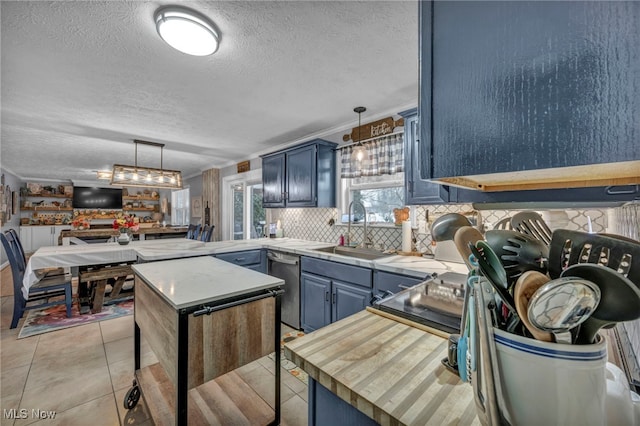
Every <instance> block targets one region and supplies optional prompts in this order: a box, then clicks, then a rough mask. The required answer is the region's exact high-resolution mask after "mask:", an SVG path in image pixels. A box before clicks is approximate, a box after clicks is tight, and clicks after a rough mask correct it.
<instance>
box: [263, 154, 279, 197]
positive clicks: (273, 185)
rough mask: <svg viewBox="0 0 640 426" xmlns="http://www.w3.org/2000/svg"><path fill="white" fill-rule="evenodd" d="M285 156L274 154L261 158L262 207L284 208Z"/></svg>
mask: <svg viewBox="0 0 640 426" xmlns="http://www.w3.org/2000/svg"><path fill="white" fill-rule="evenodd" d="M284 163H285V156H284V154H276V155H272V156H269V157H263V158H262V206H263V207H284V206H285V198H284V191H285V186H284V180H285V176H284V173H285V166H284Z"/></svg>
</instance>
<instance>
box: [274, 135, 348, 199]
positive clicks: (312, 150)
mask: <svg viewBox="0 0 640 426" xmlns="http://www.w3.org/2000/svg"><path fill="white" fill-rule="evenodd" d="M336 146H337V144H335V143H332V142H327V141H324V140H322V139H315V140H313V141H309V142H305V143H303V144H300V145H297V146H295V147H293V148H290V149H286V150H282V151H278V152H274V153H271V154H268V155H264V156H262V184H263V198H262V205H263V207H267V208H277V207H335V206H336V184H335V179H336V155H335V147H336Z"/></svg>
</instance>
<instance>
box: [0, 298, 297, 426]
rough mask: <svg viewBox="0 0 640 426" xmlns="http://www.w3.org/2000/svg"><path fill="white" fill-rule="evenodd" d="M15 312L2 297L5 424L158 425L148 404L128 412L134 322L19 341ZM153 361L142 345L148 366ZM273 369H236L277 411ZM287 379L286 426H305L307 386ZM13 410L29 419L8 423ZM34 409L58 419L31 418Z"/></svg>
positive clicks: (1, 416) (0, 370)
mask: <svg viewBox="0 0 640 426" xmlns="http://www.w3.org/2000/svg"><path fill="white" fill-rule="evenodd" d="M12 312H13V297H3V298H1V305H0V314H1V322H0V409H1V410H2V412H0V425H7V426H10V425H14V424H15V425H28V424H37V425H40V424H42V425H47V426H54V425H79V426H84V425H89V424H90V425H96V426H98V425H105V426H116V425H120V426H124V425H153V422H152V420H151V419H150V416H149V413H148V411H147V408H146V407H145V405H144V403H143V399H141V400H140V403H139V404H138V405H137V406H136V407H135V408H134V409H132V410H126V409H124V407H123V401H124V396H125V393H126V392H127V390H128V389H129V388H130V386H131V382H132V380H133V376H134V365H133V316H128V317H122V318H117V319H113V320H108V321H102V322H99V323H93V324H87V325H83V326H78V327H73V328H68V329H64V330H59V331H54V332H49V333H45V334H41V335H38V336H33V337H28V338H25V339H20V340H18V339H17V335H18V331H19V330H20V327H21V326H22V322H23V321H24V319H23V320H21V321H20V323H19V324H18V327H17V328H15V329H13V330H10V329H9V324H10V322H11V315H12ZM25 316H26V314H25ZM287 331H291V329H290V328H288V327H287V326H286V325H283V328H282V333H285V332H287ZM153 362H156V361H155V356H154V354H153V353H152V352H151V351H150V349H149V347H148V346H147V345H146V344H145V343H144V342H143V345H142V364H143V366H144V365H149V364H151V363H153ZM274 367H275V365H274V363H273V361H271V360H270V359H269V358H267V357H264V358H261V359H259V360H258V361H255V362H253V363H250V364H248V365H245V366H243V367H241V368H240V369H238V373H239V374H240V375H241V376H242V377H243V379H245V380H246V381H247V383H249V384H250V386H251V387H253V388H254V390H256V392H258V394H259V395H260V396H262V398H263V399H264V400H265V401H267V402H268V403H269V401H271V402H270V405H271V406H273V380H274ZM281 377H282V381H281V397H282V404H281V407H282V424H284V425H306V424H307V402H306V400H307V386H306V385H305V384H304V383H302V382H301V381H300V380H298V379H297V378H295V377H293V376H292V375H291V374H289V373H288V372H287V371H286V370H284V369H282V372H281ZM11 409H18V410H19V409H26V410H27V417H28V418H26V419H17V420H14V419H10V418H7V417H8V416H7V413H8V410H11ZM32 409H39V410H45V411H49V410H52V411H55V412H56V415H55V418H54V419H53V420H51V419H38V418H32V416H31V414H32V411H31V410H32ZM19 413H20V412H18V414H19Z"/></svg>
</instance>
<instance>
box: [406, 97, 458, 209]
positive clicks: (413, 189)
mask: <svg viewBox="0 0 640 426" xmlns="http://www.w3.org/2000/svg"><path fill="white" fill-rule="evenodd" d="M400 115H402V116H403V117H404V138H405V140H404V153H405V154H404V165H405V168H404V183H405V185H404V187H405V195H404V197H405V204H410V205H411V204H443V203H448V202H449V186H447V185H441V184H438V183H433V182H431V181H429V180H427V179H423V178H422V176H420V138H419V137H418V131H419V130H418V115H417V111H416V110H415V109H413V110H410V111H406V112H401V113H400Z"/></svg>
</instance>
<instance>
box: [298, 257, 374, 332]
mask: <svg viewBox="0 0 640 426" xmlns="http://www.w3.org/2000/svg"><path fill="white" fill-rule="evenodd" d="M300 269H301V274H300V291H301V307H300V309H301V317H302V320H301V323H302V330H303V331H304V332H305V333H308V332H311V331H314V330H317V329H319V328H321V327H324V326H325V325H329V324H331V323H332V322H335V321H338V320H341V319H343V318H346V317H348V316H350V315H353V314H355V313H356V312H360V311H361V310H363V309H364V308H366V307H367V306H368V305H369V304H370V301H371V296H372V293H371V289H372V280H373V278H372V277H373V271H372V270H371V269H369V268H363V267H360V266H353V265H346V264H344V263H339V262H331V261H328V260H322V259H315V258H312V257H306V256H303V257H302V258H301V266H300Z"/></svg>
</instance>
